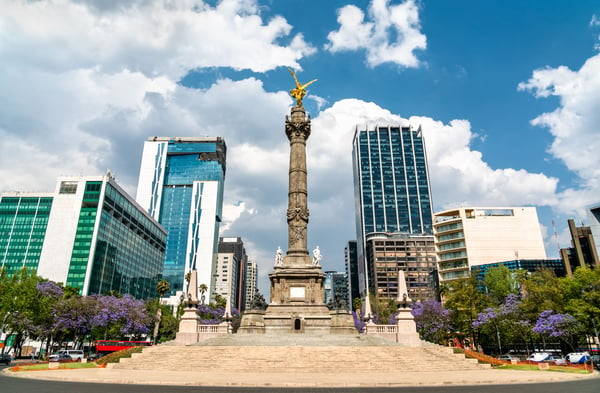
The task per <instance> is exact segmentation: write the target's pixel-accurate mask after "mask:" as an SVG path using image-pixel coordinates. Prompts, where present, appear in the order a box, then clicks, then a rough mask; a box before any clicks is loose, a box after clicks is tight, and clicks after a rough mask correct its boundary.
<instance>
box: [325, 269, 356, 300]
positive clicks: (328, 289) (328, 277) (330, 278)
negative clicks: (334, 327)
mask: <svg viewBox="0 0 600 393" xmlns="http://www.w3.org/2000/svg"><path fill="white" fill-rule="evenodd" d="M323 288H324V290H325V304H327V306H328V307H329V308H330V309H337V308H339V307H342V308H347V309H348V310H350V309H351V307H352V306H351V304H350V302H349V296H348V276H347V275H346V272H335V271H328V272H325V281H324V283H323Z"/></svg>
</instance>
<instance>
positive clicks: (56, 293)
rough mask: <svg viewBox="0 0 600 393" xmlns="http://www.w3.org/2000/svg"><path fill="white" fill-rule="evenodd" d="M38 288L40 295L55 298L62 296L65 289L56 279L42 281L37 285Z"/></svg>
mask: <svg viewBox="0 0 600 393" xmlns="http://www.w3.org/2000/svg"><path fill="white" fill-rule="evenodd" d="M36 288H37V290H38V292H39V293H40V295H42V296H44V297H53V298H55V299H58V298H61V297H62V296H63V294H64V291H63V290H62V288H61V287H60V286H58V284H56V283H55V282H54V281H42V282H40V283H38V284H37V285H36Z"/></svg>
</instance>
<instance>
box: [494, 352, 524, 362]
mask: <svg viewBox="0 0 600 393" xmlns="http://www.w3.org/2000/svg"><path fill="white" fill-rule="evenodd" d="M496 359H498V360H504V361H505V362H511V361H513V360H515V361H517V362H518V361H519V360H521V359H519V358H518V357H517V356H514V355H509V354H506V355H500V356H498V357H497V358H496Z"/></svg>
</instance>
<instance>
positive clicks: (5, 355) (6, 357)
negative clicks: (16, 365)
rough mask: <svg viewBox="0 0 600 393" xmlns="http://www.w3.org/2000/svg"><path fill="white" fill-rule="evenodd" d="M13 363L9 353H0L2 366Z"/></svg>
mask: <svg viewBox="0 0 600 393" xmlns="http://www.w3.org/2000/svg"><path fill="white" fill-rule="evenodd" d="M10 362H12V357H11V356H10V355H9V354H8V353H0V364H1V363H4V364H6V365H7V366H8V365H9V364H10Z"/></svg>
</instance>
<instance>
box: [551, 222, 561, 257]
mask: <svg viewBox="0 0 600 393" xmlns="http://www.w3.org/2000/svg"><path fill="white" fill-rule="evenodd" d="M552 229H553V230H554V241H555V242H556V247H558V253H559V254H560V243H559V242H558V233H556V223H555V222H554V219H552Z"/></svg>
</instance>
